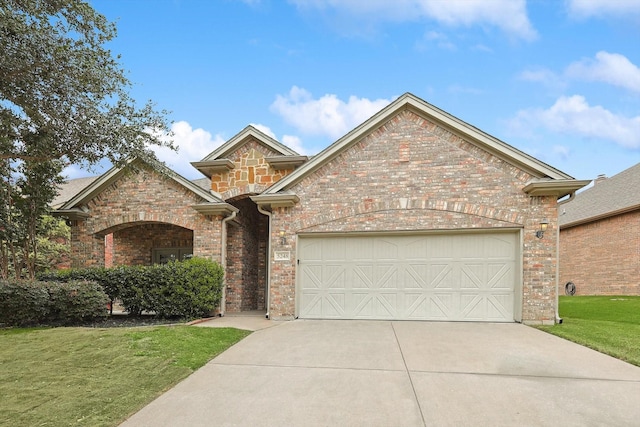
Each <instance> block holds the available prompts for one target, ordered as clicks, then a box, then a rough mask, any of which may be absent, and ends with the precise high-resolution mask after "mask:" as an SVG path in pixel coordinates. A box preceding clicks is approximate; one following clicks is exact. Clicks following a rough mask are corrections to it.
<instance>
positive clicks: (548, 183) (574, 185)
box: [522, 179, 591, 199]
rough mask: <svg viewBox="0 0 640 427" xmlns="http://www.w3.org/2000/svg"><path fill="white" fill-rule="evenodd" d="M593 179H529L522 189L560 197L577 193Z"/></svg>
mask: <svg viewBox="0 0 640 427" xmlns="http://www.w3.org/2000/svg"><path fill="white" fill-rule="evenodd" d="M590 182H591V180H577V179H554V180H547V179H545V180H539V181H537V180H536V181H529V182H528V183H527V185H525V186H524V187H523V188H522V190H523V191H524V192H525V193H527V194H528V195H530V196H555V197H556V198H558V199H561V198H563V197H564V196H567V195H569V194H571V193H575V192H576V191H578V190H579V189H581V188H582V187H584V186H586V185H588V184H589V183H590Z"/></svg>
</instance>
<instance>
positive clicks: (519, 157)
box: [263, 93, 588, 201]
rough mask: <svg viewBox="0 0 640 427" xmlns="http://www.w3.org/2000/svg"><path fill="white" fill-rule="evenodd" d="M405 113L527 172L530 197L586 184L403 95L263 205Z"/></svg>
mask: <svg viewBox="0 0 640 427" xmlns="http://www.w3.org/2000/svg"><path fill="white" fill-rule="evenodd" d="M404 109H407V110H410V111H412V112H413V113H415V114H417V115H419V116H421V117H424V118H426V119H427V120H430V121H432V122H434V123H437V124H438V125H440V126H442V127H444V128H446V129H447V130H449V131H451V132H453V133H455V134H457V135H460V136H461V137H463V138H464V139H465V140H467V141H469V142H471V143H472V144H475V145H477V146H478V147H480V148H482V149H484V150H486V151H488V152H490V153H491V154H493V155H494V156H496V157H498V158H500V159H503V160H504V161H506V162H508V163H510V164H512V165H515V166H517V167H519V168H520V169H522V170H524V171H526V172H528V173H529V174H530V175H532V176H533V177H534V179H533V180H532V181H531V182H529V183H528V185H527V186H526V187H525V189H524V190H525V191H527V192H528V193H530V194H532V195H555V196H557V197H563V196H565V195H567V194H570V193H572V192H574V191H576V190H577V189H579V188H582V187H583V186H585V185H586V184H587V183H588V181H577V180H575V179H574V178H573V177H571V176H570V175H567V174H566V173H564V172H561V171H560V170H558V169H556V168H554V167H552V166H549V165H547V164H546V163H544V162H542V161H540V160H538V159H536V158H534V157H532V156H530V155H528V154H526V153H524V152H522V151H520V150H518V149H516V148H514V147H512V146H511V145H509V144H507V143H505V142H503V141H500V140H499V139H497V138H495V137H493V136H491V135H489V134H487V133H485V132H483V131H481V130H480V129H478V128H476V127H474V126H472V125H470V124H468V123H466V122H464V121H462V120H460V119H458V118H457V117H454V116H452V115H451V114H449V113H447V112H445V111H443V110H441V109H439V108H437V107H435V106H434V105H431V104H429V103H428V102H426V101H424V100H422V99H420V98H418V97H416V96H415V95H413V94H411V93H405V94H404V95H402V96H401V97H399V98H398V99H396V100H395V101H393V102H392V103H391V104H389V105H388V106H387V107H385V108H384V109H382V110H381V111H380V112H378V113H377V114H375V115H374V116H372V117H371V118H370V119H368V120H367V121H365V122H364V123H363V124H361V125H360V126H358V127H357V128H355V129H354V130H352V131H351V132H349V133H348V134H346V135H345V136H343V137H342V138H340V139H339V140H337V141H336V142H334V143H333V144H332V145H330V146H329V147H327V148H326V149H324V150H323V151H322V152H320V153H319V154H318V155H316V156H314V157H313V158H312V159H310V160H309V161H308V162H306V163H305V164H303V165H302V166H300V167H299V168H298V169H296V170H295V171H294V172H293V173H291V174H290V175H288V176H286V177H285V178H283V179H281V180H280V181H278V182H277V183H276V184H274V185H273V186H271V187H270V188H269V189H268V190H266V191H265V192H264V193H263V195H264V196H263V199H264V200H265V201H266V200H267V199H268V196H269V195H274V194H276V193H278V192H282V191H285V192H286V190H288V189H290V188H291V187H292V186H293V185H295V184H296V183H298V182H300V181H301V180H302V179H304V178H305V177H306V176H308V175H309V174H311V173H313V172H314V171H315V170H318V169H319V168H320V167H322V166H323V165H325V164H326V163H328V162H329V161H331V160H332V159H333V158H335V157H336V156H338V155H339V154H340V153H342V152H343V151H344V150H346V149H348V148H349V147H351V146H352V145H353V144H355V143H357V141H359V140H360V139H361V138H363V137H364V136H366V135H367V134H369V133H370V132H373V131H375V129H377V128H378V127H380V126H382V125H383V124H384V123H385V122H386V121H388V120H389V119H390V118H391V117H393V116H394V115H396V114H398V113H399V112H400V111H402V110H404Z"/></svg>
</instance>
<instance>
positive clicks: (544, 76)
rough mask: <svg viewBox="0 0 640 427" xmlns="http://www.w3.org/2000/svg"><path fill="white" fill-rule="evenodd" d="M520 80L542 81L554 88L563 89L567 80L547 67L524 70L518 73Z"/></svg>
mask: <svg viewBox="0 0 640 427" xmlns="http://www.w3.org/2000/svg"><path fill="white" fill-rule="evenodd" d="M518 78H519V79H520V80H524V81H528V82H535V83H541V84H543V85H544V86H546V87H548V88H550V89H553V90H562V89H564V88H565V86H566V82H565V81H564V80H563V79H562V78H561V76H559V75H557V74H556V73H554V72H553V71H551V70H548V69H546V68H537V69H530V70H524V71H523V72H521V73H520V74H519V75H518Z"/></svg>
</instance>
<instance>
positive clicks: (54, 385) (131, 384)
mask: <svg viewBox="0 0 640 427" xmlns="http://www.w3.org/2000/svg"><path fill="white" fill-rule="evenodd" d="M248 334H249V332H248V331H241V330H237V329H231V328H198V327H191V326H153V327H141V328H108V329H98V328H52V329H35V328H32V329H5V330H0V396H2V398H0V425H2V426H5V425H6V426H15V427H18V426H25V427H26V426H70V425H77V426H92V427H93V426H117V425H118V424H120V423H121V422H122V421H124V419H125V418H127V417H128V416H130V415H131V414H133V413H135V412H136V411H138V410H139V409H140V408H142V407H143V406H144V405H146V404H147V403H149V402H150V401H151V400H153V399H154V398H156V397H157V396H159V395H160V394H161V393H163V392H164V391H166V390H168V389H169V388H171V387H172V386H173V385H175V384H176V383H178V382H179V381H180V380H182V379H183V378H185V377H187V376H188V375H189V374H191V373H192V372H193V371H195V370H196V369H198V368H199V367H201V366H203V365H204V364H205V363H207V362H208V361H209V360H211V359H212V358H214V357H215V356H216V355H218V354H220V353H221V352H223V351H224V350H226V349H227V348H228V347H230V346H231V345H233V344H235V343H236V342H238V341H239V340H241V339H242V338H244V337H245V336H247V335H248Z"/></svg>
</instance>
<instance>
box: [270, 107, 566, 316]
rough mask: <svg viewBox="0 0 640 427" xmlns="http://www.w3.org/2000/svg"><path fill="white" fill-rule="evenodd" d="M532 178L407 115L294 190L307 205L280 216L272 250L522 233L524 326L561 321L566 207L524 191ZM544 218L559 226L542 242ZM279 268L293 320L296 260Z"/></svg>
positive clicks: (284, 305)
mask: <svg viewBox="0 0 640 427" xmlns="http://www.w3.org/2000/svg"><path fill="white" fill-rule="evenodd" d="M391 154H393V155H391ZM531 178H533V177H532V176H530V175H529V174H527V173H525V172H523V171H522V170H520V169H518V168H516V167H514V166H513V165H511V164H508V163H506V162H505V161H503V160H501V159H500V158H498V157H495V156H493V155H492V154H491V153H489V152H485V151H483V150H481V149H479V148H478V147H477V146H476V145H474V144H472V143H470V142H469V141H466V140H464V139H463V138H461V137H460V136H458V135H456V134H454V133H452V132H449V131H448V130H446V129H444V128H442V127H440V126H438V125H436V124H435V123H433V122H430V121H428V120H426V119H424V118H423V117H421V116H418V115H416V114H415V113H413V112H410V111H401V112H399V113H398V114H397V115H395V116H393V117H392V118H391V119H390V120H389V121H388V122H386V123H385V124H384V125H382V126H380V127H379V128H378V129H375V130H373V131H372V132H370V133H369V134H368V135H366V136H364V137H363V138H361V139H360V140H358V141H355V142H354V144H353V145H352V146H351V147H349V148H347V149H346V150H344V151H342V152H341V153H340V154H339V155H337V156H336V157H335V158H334V159H332V160H330V161H328V162H327V163H326V164H324V166H322V167H320V168H319V169H318V170H316V171H315V172H314V173H312V174H310V175H308V176H307V177H306V178H305V179H303V180H301V181H300V182H299V183H297V184H296V185H294V186H293V187H292V188H291V190H292V191H293V192H294V193H295V194H296V195H297V196H298V197H299V198H300V202H299V203H298V204H297V205H296V206H294V207H291V208H276V209H274V211H273V222H272V227H273V228H272V230H271V244H272V251H290V253H292V254H295V253H296V241H297V239H296V236H297V234H298V233H316V232H336V231H339V232H356V231H358V232H361V231H370V232H386V231H416V232H428V231H433V230H459V229H491V228H501V229H503V228H511V229H519V230H522V232H521V236H522V241H523V248H522V251H523V261H522V263H523V265H522V269H523V288H522V301H524V302H523V305H522V319H523V321H525V322H532V323H553V322H554V319H555V298H556V293H555V280H556V267H557V264H556V262H557V258H556V239H555V238H553V237H552V236H553V235H554V233H555V232H556V230H557V221H556V218H557V212H556V200H555V198H554V197H530V196H528V195H527V194H526V193H524V192H523V190H522V188H523V187H524V186H525V184H526V183H527V181H528V180H530V179H531ZM543 218H547V219H548V220H549V222H550V224H549V228H548V231H547V235H546V237H545V238H543V239H537V238H536V237H535V231H536V230H537V229H538V227H539V223H540V221H541V220H542V219H543ZM281 233H284V234H282V235H281ZM282 237H284V239H282ZM283 241H286V243H283ZM271 267H272V275H271V308H270V313H271V315H272V317H274V318H277V317H282V318H291V317H293V316H295V292H296V286H295V284H296V279H295V274H296V259H295V257H292V259H291V262H282V261H279V262H274V261H272V264H271ZM516 305H517V304H516Z"/></svg>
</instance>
